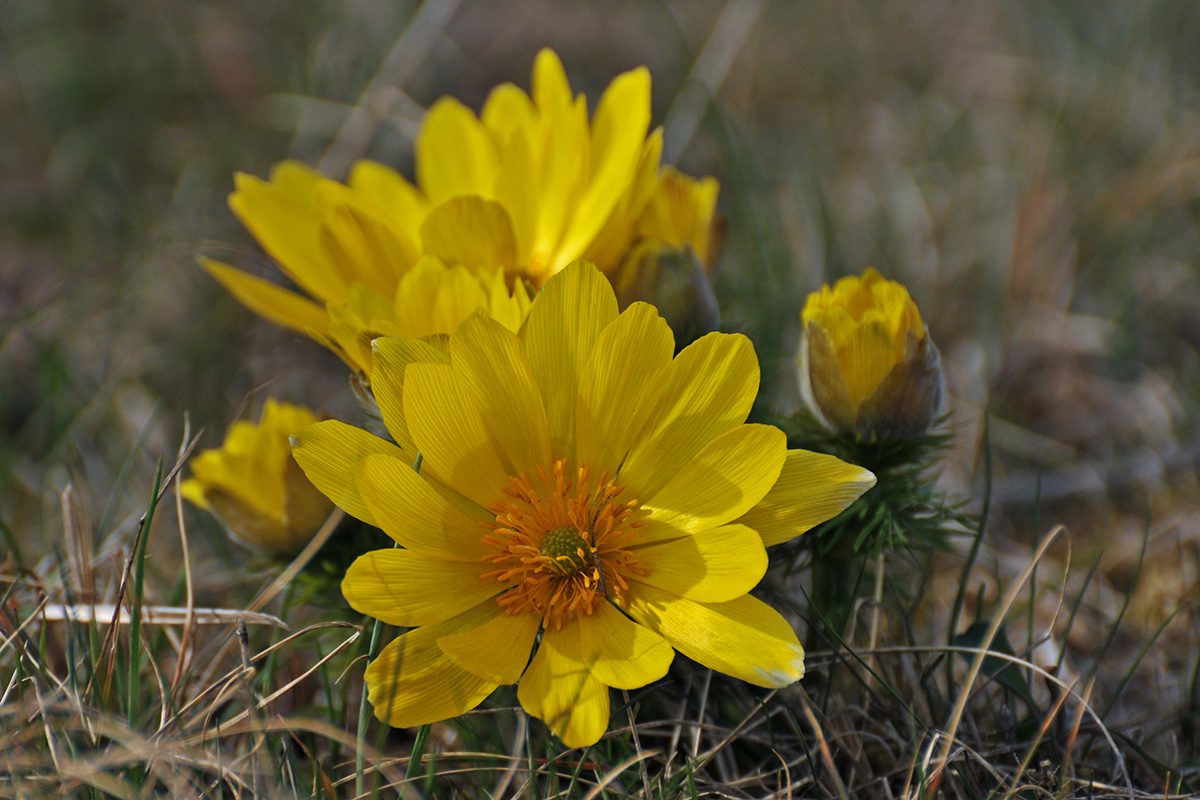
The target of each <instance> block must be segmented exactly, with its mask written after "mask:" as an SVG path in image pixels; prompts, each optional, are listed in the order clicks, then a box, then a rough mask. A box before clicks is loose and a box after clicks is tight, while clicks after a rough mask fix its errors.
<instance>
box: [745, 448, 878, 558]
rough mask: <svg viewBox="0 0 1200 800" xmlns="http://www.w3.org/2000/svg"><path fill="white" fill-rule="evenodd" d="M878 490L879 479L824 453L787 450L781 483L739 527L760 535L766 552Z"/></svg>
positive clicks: (778, 482)
mask: <svg viewBox="0 0 1200 800" xmlns="http://www.w3.org/2000/svg"><path fill="white" fill-rule="evenodd" d="M874 485H875V476H874V475H873V474H872V473H871V472H870V471H868V470H865V469H863V468H862V467H856V466H854V465H853V464H847V463H846V462H844V461H841V460H840V459H837V458H835V457H833V456H829V455H825V454H824V453H811V452H809V451H808V450H788V452H787V460H786V461H785V462H784V464H783V470H782V471H781V472H780V474H779V480H778V481H776V482H775V485H774V486H773V487H771V491H769V492H767V495H766V497H764V498H763V499H762V501H761V502H760V503H759V504H758V505H756V506H755V507H754V508H752V509H751V510H750V511H748V512H746V513H745V514H743V515H742V516H741V517H740V518H738V520H737V522H739V523H741V524H742V525H747V526H749V527H751V528H753V529H754V530H756V531H758V535H759V536H761V537H762V540H763V544H764V545H765V546H767V547H770V546H771V545H776V544H780V543H781V542H786V541H787V540H788V539H792V538H794V537H796V536H799V535H800V534H802V533H804V532H805V531H807V530H808V529H809V528H812V527H813V526H814V525H818V524H820V523H822V522H824V521H825V520H827V519H833V518H834V517H836V516H837V515H838V514H840V513H842V511H843V510H845V509H846V508H847V507H849V505H850V504H851V503H853V502H854V501H855V500H857V499H858V498H859V497H860V496H861V495H862V494H863V493H864V492H866V491H867V490H868V489H870V488H871V487H872V486H874Z"/></svg>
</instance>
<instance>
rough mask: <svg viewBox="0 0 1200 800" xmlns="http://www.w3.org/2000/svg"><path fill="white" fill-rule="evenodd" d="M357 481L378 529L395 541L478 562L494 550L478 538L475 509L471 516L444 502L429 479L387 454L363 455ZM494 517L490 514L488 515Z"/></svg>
mask: <svg viewBox="0 0 1200 800" xmlns="http://www.w3.org/2000/svg"><path fill="white" fill-rule="evenodd" d="M357 479H358V485H359V491H360V492H361V494H362V497H363V499H364V500H365V501H366V503H367V507H368V508H370V509H371V514H372V515H373V516H374V517H375V519H376V520H378V522H379V527H381V528H383V532H384V533H386V534H387V535H388V536H390V537H392V538H393V539H394V540H396V542H398V543H399V544H400V545H401V546H403V547H407V548H408V549H410V550H413V551H416V552H418V553H421V554H423V555H426V556H429V557H430V558H440V559H444V560H446V561H468V562H472V563H476V564H478V563H480V562H482V561H483V559H484V557H485V556H487V555H489V554H490V553H492V552H494V550H493V549H492V548H489V547H486V546H485V545H484V544H483V542H482V536H483V530H482V529H481V528H480V527H479V523H480V522H481V521H482V520H484V519H488V518H489V515H488V514H487V513H486V512H485V511H483V509H477V510H476V511H477V513H476V516H475V518H474V519H472V518H471V517H470V516H468V515H467V514H464V513H463V511H462V510H460V509H459V508H456V507H455V506H454V505H452V504H451V503H449V502H448V501H447V500H446V499H445V498H443V497H442V495H441V494H440V493H439V492H438V491H437V490H436V489H435V488H434V487H432V486H430V485H429V482H428V481H426V480H425V479H424V478H422V477H421V476H420V475H418V474H417V472H416V471H415V470H414V469H413V468H412V465H411V464H408V463H405V462H404V461H401V460H400V459H397V458H392V457H390V456H368V457H367V458H366V459H365V460H364V461H363V462H362V463H361V464H359V466H358V476H357ZM490 518H491V519H495V516H494V515H493V516H491V517H490Z"/></svg>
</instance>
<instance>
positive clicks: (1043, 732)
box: [1004, 681, 1077, 800]
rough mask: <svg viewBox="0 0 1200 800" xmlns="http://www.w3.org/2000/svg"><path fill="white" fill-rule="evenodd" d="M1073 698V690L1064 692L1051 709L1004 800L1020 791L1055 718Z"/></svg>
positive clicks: (1073, 686)
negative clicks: (1023, 780) (1021, 784)
mask: <svg viewBox="0 0 1200 800" xmlns="http://www.w3.org/2000/svg"><path fill="white" fill-rule="evenodd" d="M1076 683H1077V681H1072V682H1071V689H1074V688H1075V684H1076ZM1070 696H1071V690H1070V689H1068V690H1067V691H1065V692H1063V693H1062V694H1060V695H1059V696H1058V701H1057V702H1055V704H1054V708H1052V709H1050V713H1049V714H1047V715H1046V718H1045V719H1044V720H1042V724H1041V725H1040V726H1039V727H1038V732H1037V736H1035V737H1033V742H1032V743H1031V744H1030V745H1029V749H1028V750H1026V751H1025V757H1024V758H1022V759H1021V763H1020V765H1019V766H1018V767H1017V772H1016V774H1015V775H1013V777H1012V785H1011V786H1009V787H1008V791H1007V792H1005V793H1004V800H1011V798H1012V796H1013V795H1014V794H1016V793H1017V790H1018V789H1020V783H1021V777H1022V776H1023V775H1024V774H1025V770H1027V769H1029V762H1031V761H1033V757H1034V755H1035V754H1036V753H1037V749H1038V746H1039V745H1041V743H1042V739H1043V738H1044V737H1045V735H1046V731H1048V730H1050V726H1051V725H1052V724H1053V723H1054V718H1055V717H1057V716H1058V712H1059V711H1062V707H1063V704H1064V703H1065V702H1066V701H1067V698H1068V697H1070Z"/></svg>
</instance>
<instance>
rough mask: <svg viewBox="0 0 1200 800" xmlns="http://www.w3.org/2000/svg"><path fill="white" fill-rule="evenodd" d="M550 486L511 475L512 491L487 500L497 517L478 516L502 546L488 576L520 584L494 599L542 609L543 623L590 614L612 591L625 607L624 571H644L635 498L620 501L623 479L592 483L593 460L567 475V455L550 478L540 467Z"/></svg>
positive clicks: (515, 607) (492, 542) (508, 608)
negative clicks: (634, 544) (636, 546)
mask: <svg viewBox="0 0 1200 800" xmlns="http://www.w3.org/2000/svg"><path fill="white" fill-rule="evenodd" d="M538 477H539V478H540V479H541V483H542V485H544V486H545V487H546V489H547V490H548V494H547V496H545V497H543V496H542V495H540V494H539V493H538V491H537V490H536V489H535V488H534V485H533V482H532V481H531V480H530V479H529V477H528V476H526V475H522V476H521V477H520V478H514V477H510V478H509V479H508V480H509V486H506V487H505V488H504V494H505V495H507V497H506V498H505V499H502V500H500V501H498V502H496V503H493V504H492V505H491V506H489V507H488V510H489V511H491V512H492V513H493V514H495V515H496V521H495V522H494V523H492V522H484V523H480V524H481V525H483V527H485V528H487V529H488V530H489V531H491V532H490V533H488V534H486V535H485V536H484V537H483V541H484V543H485V544H487V545H489V546H491V547H494V548H496V550H497V551H498V552H496V553H494V554H492V555H488V556H486V557H485V558H486V560H487V561H490V562H492V563H494V564H496V565H497V566H498V567H499V569H496V570H493V571H491V572H488V573H485V574H484V575H483V576H482V577H483V578H484V579H494V580H497V581H499V582H501V583H508V584H512V583H515V584H516V585H515V586H513V587H512V588H511V589H509V590H508V591H507V592H505V593H504V594H502V595H500V596H499V597H498V598H497V599H496V602H498V603H499V604H500V605H501V606H503V607H504V610H505V613H507V614H510V615H513V614H522V613H536V614H539V615H541V617H542V626H543V627H544V628H546V629H549V628H551V627H553V628H554V629H555V630H561V629H562V626H563V620H564V619H566V620H570V619H575V618H576V617H577V616H579V615H580V614H583V615H588V616H590V615H591V614H592V612H593V611H594V610H595V608H596V603H597V602H598V601H602V600H603V599H604V598H606V597H608V598H611V599H612V600H613V601H614V602H615V603H616V604H617V605H619V606H621V607H625V606H626V605H627V602H628V601H627V600H626V596H625V593H626V591H628V589H629V583H628V582H627V581H626V578H625V576H626V575H645V574H646V573H645V571H644V570H641V569H639V568H638V566H637V560H636V559H635V558H634V557H633V554H632V553H631V552H630V551H629V550H627V549H626V545H628V544H629V540H630V539H631V538H632V537H633V532H634V529H635V528H638V527H640V526H641V522H639V521H637V520H634V519H633V516H634V512H635V510H636V509H637V505H638V504H637V500H627V501H624V502H617V497H618V496H619V495H620V494H621V492H623V491H624V489H625V487H624V486H617V485H616V482H615V481H612V480H609V477H608V473H604V474H603V475H601V476H600V480H599V481H598V482H597V483H596V484H595V488H593V489H588V488H586V487H587V486H588V468H587V467H586V466H581V467H580V468H579V470H578V473H577V475H576V479H575V481H573V482H572V481H568V480H567V479H566V462H565V461H564V460H562V459H559V460H557V461H555V463H554V469H553V476H552V479H551V478H548V477H547V476H546V473H545V471H544V470H542V469H541V468H540V467H539V468H538Z"/></svg>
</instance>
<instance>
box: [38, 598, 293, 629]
mask: <svg viewBox="0 0 1200 800" xmlns="http://www.w3.org/2000/svg"><path fill="white" fill-rule="evenodd" d="M189 612H191V613H189ZM189 616H193V617H194V622H195V624H196V625H232V624H234V623H236V622H237V621H238V620H239V619H244V620H246V622H247V623H248V624H251V625H271V626H273V627H276V628H282V629H284V630H287V629H288V627H287V624H286V623H285V622H284V621H283V620H281V619H280V618H279V617H276V616H272V615H271V614H260V613H255V612H247V611H240V610H238V609H236V608H193V609H188V608H186V607H183V606H142V622H143V623H144V624H146V625H186V624H187V621H188V618H189ZM44 618H45V620H46V621H47V622H60V621H63V620H70V621H71V622H97V621H100V620H112V619H114V618H115V619H116V621H117V624H118V625H128V624H129V623H130V621H131V616H130V613H129V609H127V608H121V609H118V608H117V607H116V606H113V605H111V604H109V603H102V604H98V605H87V606H68V605H62V604H61V603H54V604H51V605H47V606H46V608H45V613H44Z"/></svg>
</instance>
